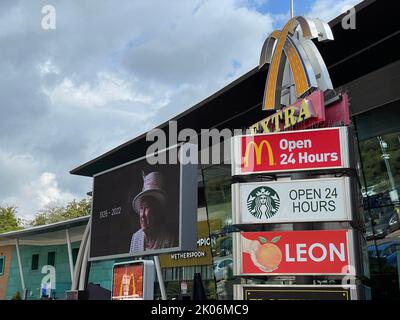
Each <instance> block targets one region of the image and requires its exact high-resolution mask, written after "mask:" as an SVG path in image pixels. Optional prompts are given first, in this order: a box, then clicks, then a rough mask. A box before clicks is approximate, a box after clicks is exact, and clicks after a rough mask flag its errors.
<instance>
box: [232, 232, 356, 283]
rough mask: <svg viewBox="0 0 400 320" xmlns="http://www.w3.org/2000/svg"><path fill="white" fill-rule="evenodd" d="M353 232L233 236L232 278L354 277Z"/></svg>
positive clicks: (243, 234)
mask: <svg viewBox="0 0 400 320" xmlns="http://www.w3.org/2000/svg"><path fill="white" fill-rule="evenodd" d="M353 243H354V240H353V231H351V230H323V231H322V230H321V231H276V232H275V231H274V232H241V233H235V234H234V239H233V254H234V257H233V261H235V262H236V263H235V264H234V266H233V269H234V273H235V275H243V276H246V275H263V276H265V275H354V272H355V270H354V268H352V267H351V266H354V262H355V261H354V253H353V252H354V248H353Z"/></svg>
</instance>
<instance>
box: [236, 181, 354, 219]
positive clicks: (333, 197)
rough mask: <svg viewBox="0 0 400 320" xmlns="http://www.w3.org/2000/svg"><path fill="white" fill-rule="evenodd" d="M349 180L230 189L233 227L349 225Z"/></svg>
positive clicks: (240, 184)
mask: <svg viewBox="0 0 400 320" xmlns="http://www.w3.org/2000/svg"><path fill="white" fill-rule="evenodd" d="M351 191H352V190H351V179H350V178H348V177H342V178H325V179H312V180H289V181H287V180H285V181H277V182H254V183H237V184H233V185H232V199H233V201H232V221H233V224H264V223H296V222H322V221H324V222H329V221H338V222H339V221H352V204H351V194H352V193H351Z"/></svg>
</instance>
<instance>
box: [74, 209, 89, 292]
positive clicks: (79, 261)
mask: <svg viewBox="0 0 400 320" xmlns="http://www.w3.org/2000/svg"><path fill="white" fill-rule="evenodd" d="M91 221H92V217H90V218H89V221H88V223H87V225H86V228H85V232H84V233H83V236H82V240H81V244H80V246H79V252H78V257H77V258H76V262H75V267H74V277H73V279H72V284H71V290H78V285H79V275H80V273H81V266H82V260H83V256H84V253H85V248H86V243H87V242H88V241H89V240H88V238H89V233H90V225H91Z"/></svg>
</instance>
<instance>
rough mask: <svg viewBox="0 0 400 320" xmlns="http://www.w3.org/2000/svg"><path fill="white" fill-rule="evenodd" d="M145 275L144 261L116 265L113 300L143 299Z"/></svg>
mask: <svg viewBox="0 0 400 320" xmlns="http://www.w3.org/2000/svg"><path fill="white" fill-rule="evenodd" d="M143 276H144V265H143V263H127V264H119V265H115V266H114V269H113V288H112V300H142V299H143Z"/></svg>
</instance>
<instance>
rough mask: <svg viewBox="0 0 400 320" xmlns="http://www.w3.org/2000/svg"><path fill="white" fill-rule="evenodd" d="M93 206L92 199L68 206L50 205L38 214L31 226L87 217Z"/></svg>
mask: <svg viewBox="0 0 400 320" xmlns="http://www.w3.org/2000/svg"><path fill="white" fill-rule="evenodd" d="M91 205H92V203H91V200H90V199H82V200H80V201H76V200H73V201H71V202H70V203H68V204H67V205H66V206H61V205H58V204H57V203H50V204H49V205H47V206H46V207H45V208H43V209H42V210H40V211H39V212H38V213H37V214H36V216H35V218H34V219H33V221H31V222H30V225H31V226H41V225H45V224H49V223H56V222H60V221H65V220H69V219H74V218H78V217H83V216H87V215H90V213H91Z"/></svg>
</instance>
